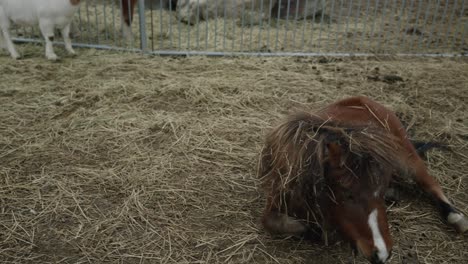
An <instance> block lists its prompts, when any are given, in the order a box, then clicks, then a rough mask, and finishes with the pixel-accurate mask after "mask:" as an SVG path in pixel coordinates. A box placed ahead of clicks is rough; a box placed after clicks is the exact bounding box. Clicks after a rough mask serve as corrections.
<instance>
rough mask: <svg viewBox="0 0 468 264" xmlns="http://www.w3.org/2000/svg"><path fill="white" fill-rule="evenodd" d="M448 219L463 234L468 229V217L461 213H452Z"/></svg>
mask: <svg viewBox="0 0 468 264" xmlns="http://www.w3.org/2000/svg"><path fill="white" fill-rule="evenodd" d="M447 221H448V222H449V224H451V225H453V226H454V227H455V229H456V230H457V231H458V232H459V233H461V234H463V233H465V232H466V231H468V219H467V218H466V217H465V216H464V215H462V214H460V213H450V214H449V215H448V217H447Z"/></svg>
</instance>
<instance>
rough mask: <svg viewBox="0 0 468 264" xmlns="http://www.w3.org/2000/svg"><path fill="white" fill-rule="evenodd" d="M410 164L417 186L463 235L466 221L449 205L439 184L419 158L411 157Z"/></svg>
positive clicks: (467, 224)
mask: <svg viewBox="0 0 468 264" xmlns="http://www.w3.org/2000/svg"><path fill="white" fill-rule="evenodd" d="M411 162H412V163H413V164H415V165H414V166H413V168H414V169H415V171H414V179H415V181H416V182H417V183H418V185H419V186H420V187H421V188H422V189H423V190H424V191H425V192H427V193H429V194H430V195H432V196H433V197H434V198H435V199H436V202H437V204H438V205H439V207H440V211H441V213H442V216H443V217H444V219H446V220H447V222H448V223H449V224H450V225H452V226H453V227H454V228H455V229H456V230H457V231H458V232H460V233H465V232H466V231H467V230H468V219H467V218H466V217H465V216H464V215H463V214H462V213H460V212H459V211H458V210H457V209H456V208H455V207H454V206H453V205H452V204H451V203H450V201H449V200H448V199H447V197H446V196H445V195H444V193H443V191H442V188H441V187H440V185H439V183H438V182H437V181H436V179H435V178H433V177H432V176H430V175H429V173H428V172H427V170H426V167H425V165H424V162H423V161H422V160H421V158H419V157H418V156H413V158H412V159H411Z"/></svg>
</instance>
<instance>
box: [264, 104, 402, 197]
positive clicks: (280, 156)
mask: <svg viewBox="0 0 468 264" xmlns="http://www.w3.org/2000/svg"><path fill="white" fill-rule="evenodd" d="M333 142H338V143H339V145H340V146H341V149H342V156H343V157H344V158H346V161H347V164H348V163H349V161H350V162H351V163H352V164H354V165H356V166H355V168H350V169H351V170H353V171H354V170H360V172H363V170H367V173H356V175H368V176H369V177H374V179H372V180H375V181H377V182H378V181H379V176H380V175H378V173H372V172H373V171H374V172H375V170H379V171H386V172H388V171H402V172H403V171H405V170H406V169H405V168H406V166H405V164H404V158H403V155H402V152H401V143H400V142H399V140H398V139H397V138H396V137H395V136H393V135H392V134H391V133H390V132H389V131H387V130H386V129H385V128H383V127H377V126H370V125H366V126H362V125H361V126H353V125H346V124H344V123H340V122H335V121H331V120H324V119H322V118H319V117H318V116H315V115H313V114H310V113H306V112H299V113H296V114H294V115H291V116H290V117H289V118H288V119H287V120H286V121H285V122H283V123H281V124H280V125H279V126H277V127H276V128H274V129H273V130H272V131H271V132H270V133H269V134H268V135H267V138H266V143H265V147H264V148H263V150H262V152H261V156H260V160H259V167H258V176H259V178H260V179H261V182H262V186H263V187H264V188H266V189H268V190H270V191H271V192H270V193H275V194H276V193H278V194H285V193H288V192H290V193H295V195H296V196H297V195H299V196H301V195H300V193H303V194H304V195H307V196H310V195H311V193H312V195H313V196H315V197H318V196H319V192H320V191H321V190H320V189H321V188H323V187H324V184H323V182H324V173H325V164H326V161H327V144H328V143H333ZM356 167H358V168H356ZM306 193H307V194H306ZM312 198H313V197H312ZM308 200H310V197H309V199H308Z"/></svg>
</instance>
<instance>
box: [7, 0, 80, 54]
mask: <svg viewBox="0 0 468 264" xmlns="http://www.w3.org/2000/svg"><path fill="white" fill-rule="evenodd" d="M79 5H80V0H0V27H1V29H2V32H3V37H4V39H5V44H6V48H7V49H8V51H9V52H10V55H11V57H12V58H13V59H17V58H19V54H18V52H16V49H15V46H14V45H13V42H12V41H11V37H10V32H9V28H10V23H11V22H13V23H15V24H19V25H36V24H39V28H40V29H41V33H42V36H43V37H44V39H45V55H46V57H47V59H49V60H56V59H57V55H56V54H55V52H54V49H53V47H52V41H53V40H54V29H55V27H58V28H60V29H61V32H62V36H63V40H64V42H65V49H66V50H67V51H68V52H69V53H71V54H75V51H74V50H73V48H72V46H71V40H70V23H71V20H72V18H73V15H74V14H75V12H76V11H77V10H78V8H79ZM1 46H2V45H1V44H0V47H1Z"/></svg>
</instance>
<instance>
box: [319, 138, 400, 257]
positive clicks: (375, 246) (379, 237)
mask: <svg viewBox="0 0 468 264" xmlns="http://www.w3.org/2000/svg"><path fill="white" fill-rule="evenodd" d="M325 158H326V163H325V168H324V169H325V171H324V177H325V179H326V181H327V185H328V186H329V190H328V193H327V194H328V197H327V200H328V202H327V205H328V206H327V208H326V210H327V212H328V214H329V217H330V220H331V224H333V225H335V226H336V229H338V230H339V231H340V232H341V233H342V234H343V235H344V236H345V237H346V238H347V239H348V240H349V241H350V242H351V243H352V245H353V246H354V248H355V249H356V250H357V251H359V252H360V253H361V254H363V255H364V256H365V257H366V258H367V259H368V260H369V261H370V262H372V263H385V262H386V261H387V260H388V259H389V258H390V254H391V249H392V239H391V237H390V232H389V228H388V223H387V217H386V211H385V204H384V198H383V195H384V192H385V189H386V187H387V185H388V182H389V179H390V176H391V171H388V170H385V168H383V167H381V166H380V165H379V164H376V163H377V162H376V160H373V159H372V157H366V156H360V155H356V154H355V153H353V152H352V151H351V150H349V146H348V145H347V144H341V143H340V142H338V141H333V142H329V143H327V144H326V148H325Z"/></svg>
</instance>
